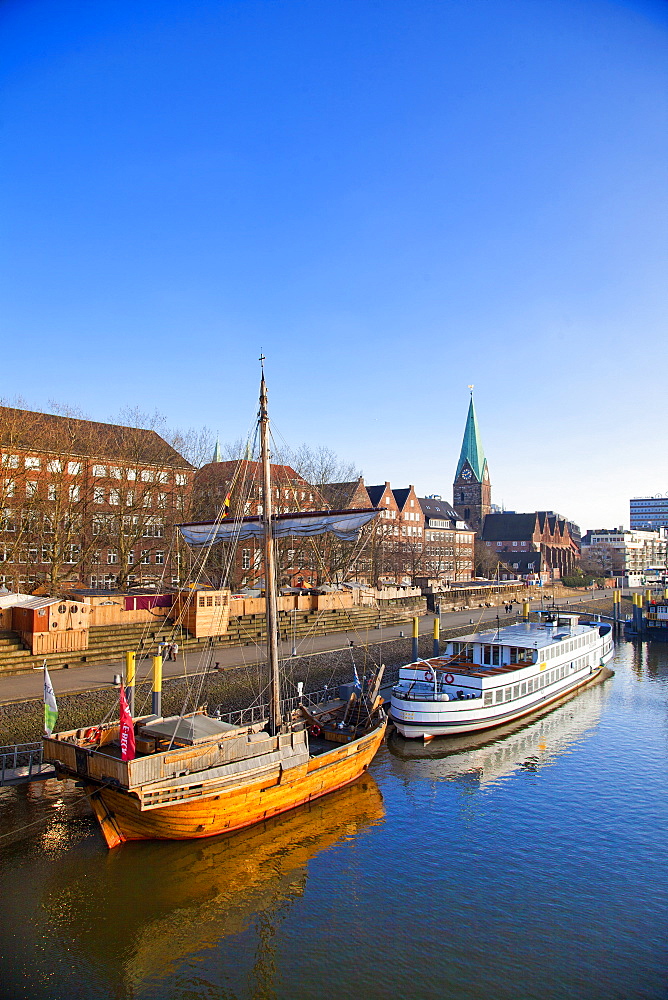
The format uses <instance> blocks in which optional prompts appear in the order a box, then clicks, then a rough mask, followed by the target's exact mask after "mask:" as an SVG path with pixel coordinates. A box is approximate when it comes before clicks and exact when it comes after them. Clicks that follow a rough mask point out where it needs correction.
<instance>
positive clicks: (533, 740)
mask: <svg viewBox="0 0 668 1000" xmlns="http://www.w3.org/2000/svg"><path fill="white" fill-rule="evenodd" d="M606 676H607V677H610V676H611V671H607V672H606ZM605 697H606V688H605V685H604V684H603V683H602V682H601V683H598V684H596V685H593V686H591V687H589V688H587V689H586V690H584V691H581V692H580V693H574V694H572V695H570V696H569V697H567V698H565V699H564V700H563V701H561V702H560V704H559V707H557V708H550V710H549V711H547V712H543V713H541V714H540V715H539V716H536V715H534V716H532V717H531V718H529V719H522V720H519V721H516V722H514V723H509V724H508V725H506V726H497V727H496V728H495V729H493V730H487V731H483V732H478V733H476V734H469V735H467V736H455V737H450V738H448V739H442V740H434V741H433V742H431V743H429V744H422V743H420V742H418V741H417V740H405V739H403V738H402V737H401V736H399V735H398V734H396V733H392V736H391V737H390V739H389V741H388V745H389V748H390V752H391V754H392V757H393V758H394V761H395V766H398V767H400V768H401V770H402V771H403V772H404V776H405V777H406V778H415V777H422V778H426V779H427V780H440V781H454V780H457V779H469V780H471V779H474V780H476V781H477V783H478V785H479V787H481V788H482V787H484V786H485V785H489V784H491V783H494V782H496V781H498V780H499V779H501V778H505V777H508V776H509V775H511V774H513V773H514V772H516V771H520V770H525V771H537V770H539V769H540V768H542V767H544V766H545V765H547V764H550V763H553V762H554V761H555V760H556V759H557V758H558V757H560V756H561V755H562V754H564V753H565V752H566V751H567V750H569V749H570V748H572V747H573V745H574V744H576V743H577V742H579V741H580V740H581V739H583V738H585V737H587V736H588V735H589V734H590V733H591V732H592V731H593V729H594V728H595V727H596V726H597V725H598V723H599V721H600V717H601V710H602V707H603V701H604V698H605ZM399 761H401V762H402V763H401V764H399ZM413 762H414V763H415V765H416V767H415V768H413V767H411V764H412V763H413ZM418 767H419V773H418Z"/></svg>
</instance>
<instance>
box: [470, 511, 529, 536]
mask: <svg viewBox="0 0 668 1000" xmlns="http://www.w3.org/2000/svg"><path fill="white" fill-rule="evenodd" d="M536 519H537V514H536V513H535V512H534V513H533V514H508V513H503V514H488V515H487V516H486V518H485V523H484V525H483V529H482V540H483V541H484V542H505V541H527V542H528V541H530V540H531V539H532V538H533V534H534V531H535V530H536Z"/></svg>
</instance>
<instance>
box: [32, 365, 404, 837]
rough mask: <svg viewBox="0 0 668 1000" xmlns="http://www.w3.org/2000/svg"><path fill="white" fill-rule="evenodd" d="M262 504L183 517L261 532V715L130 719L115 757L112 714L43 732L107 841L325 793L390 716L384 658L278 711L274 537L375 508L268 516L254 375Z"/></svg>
mask: <svg viewBox="0 0 668 1000" xmlns="http://www.w3.org/2000/svg"><path fill="white" fill-rule="evenodd" d="M259 427H260V442H261V459H262V471H263V492H264V497H265V508H264V512H263V515H262V517H261V518H258V517H249V518H240V519H233V518H226V519H220V520H219V521H216V522H213V523H206V524H189V525H182V526H181V533H182V534H183V536H184V538H185V539H186V541H188V542H189V543H190V544H192V545H198V546H204V545H206V546H210V545H213V544H216V543H217V542H220V541H229V540H231V539H235V540H237V541H241V540H243V539H244V538H248V537H262V538H263V541H264V568H265V583H266V588H265V589H266V613H267V658H268V663H269V670H270V690H271V694H270V701H269V708H268V717H267V719H266V720H264V721H263V722H261V723H258V724H256V725H253V726H233V725H230V724H228V723H224V722H221V721H220V720H219V719H216V718H213V717H210V716H208V715H206V714H205V713H204V712H203V711H198V712H194V713H190V714H189V715H184V716H174V717H172V718H156V717H155V716H146V717H142V718H137V719H133V720H132V726H133V729H134V734H133V735H134V739H135V746H136V750H137V753H136V756H135V757H134V759H132V760H123V759H122V758H123V753H122V748H121V739H120V725H119V723H109V724H106V725H101V726H94V727H91V728H89V729H85V730H82V729H79V730H72V731H70V732H61V733H57V734H54V735H53V736H52V737H48V738H45V739H44V760H45V761H46V760H48V761H52V762H53V763H54V765H55V767H56V770H57V772H58V773H59V774H60V775H62V776H65V777H71V776H76V777H77V778H78V779H79V780H80V781H81V783H82V785H83V787H84V789H85V791H86V794H87V795H88V797H89V799H90V803H91V806H92V808H93V810H94V812H95V815H96V817H97V820H98V822H99V824H100V827H101V829H102V833H103V834H104V838H105V840H106V842H107V845H108V846H109V847H110V848H111V847H115V846H117V845H118V844H121V843H123V842H124V841H127V840H154V839H165V840H174V839H189V838H198V837H210V836H215V835H216V834H220V833H225V832H228V831H232V830H238V829H240V828H243V827H246V826H250V825H251V824H253V823H258V822H260V821H262V820H265V819H268V818H270V817H272V816H275V815H278V814H279V813H282V812H285V811H286V810H288V809H292V808H294V807H295V806H298V805H302V804H304V803H307V802H310V801H312V800H314V799H317V798H319V797H320V796H322V795H327V794H328V793H329V792H333V791H334V790H336V789H338V788H342V787H343V786H345V785H347V784H349V783H350V782H352V781H354V780H355V779H356V778H358V777H359V776H360V775H361V774H362V773H363V772H364V771H365V770H366V769H367V768H368V766H369V764H370V763H371V761H372V760H373V757H374V755H375V753H376V751H377V750H378V747H379V746H380V744H381V742H382V739H383V735H384V733H385V727H386V724H387V720H386V716H385V712H384V710H383V709H382V700H383V699H382V698H381V697H380V695H379V689H380V683H381V676H382V667H381V668H380V670H379V671H378V672H377V674H376V676H375V677H374V678H373V679H372V681H371V683H370V684H369V685H368V686H367V688H366V689H363V688H362V687H357V688H356V689H353V690H352V691H351V693H350V696H349V698H348V699H346V700H340V701H330V702H328V703H327V704H323V705H320V706H317V707H316V708H315V709H310V710H309V711H307V710H306V709H305V708H304V707H303V706H300V708H299V709H297V710H296V711H293V712H290V713H286V712H284V711H283V708H282V703H281V684H280V666H279V655H278V639H277V621H278V613H277V585H276V572H275V560H274V541H275V539H276V538H277V537H288V536H291V535H300V534H301V535H304V536H311V535H316V534H322V533H324V532H325V531H333V532H334V533H335V534H336V535H337V536H338V537H339V538H346V539H353V538H355V537H357V535H358V534H359V531H360V530H361V527H362V526H363V525H364V524H365V523H367V522H368V521H369V520H371V518H372V517H374V516H375V515H376V514H377V511H375V510H363V511H361V510H355V511H337V512H331V511H312V512H308V513H300V514H295V515H294V516H287V517H286V516H285V515H282V516H280V517H279V518H274V516H273V514H272V505H271V496H272V490H271V476H270V463H269V433H268V430H269V417H268V413H267V390H266V384H265V379H264V372H263V373H262V379H261V386H260V413H259Z"/></svg>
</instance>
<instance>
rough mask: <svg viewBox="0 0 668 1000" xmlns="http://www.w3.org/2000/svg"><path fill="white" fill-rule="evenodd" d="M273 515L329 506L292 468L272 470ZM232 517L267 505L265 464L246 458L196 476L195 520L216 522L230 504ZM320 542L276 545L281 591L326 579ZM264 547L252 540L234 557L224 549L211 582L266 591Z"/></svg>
mask: <svg viewBox="0 0 668 1000" xmlns="http://www.w3.org/2000/svg"><path fill="white" fill-rule="evenodd" d="M271 480H272V498H271V499H272V510H273V512H274V514H287V513H290V512H292V511H306V510H326V509H328V508H329V506H330V505H329V504H328V503H327V501H326V500H325V498H324V497H323V496H322V494H321V493H320V491H319V490H318V489H317V488H316V487H315V486H312V485H311V484H310V483H307V482H306V480H305V479H304V478H303V477H302V476H300V475H299V473H298V472H295V470H294V469H293V468H291V467H290V466H289V465H273V464H272V466H271ZM227 498H229V506H228V507H227V508H226V509H227V510H228V511H229V514H230V515H232V516H236V517H243V516H245V515H249V514H262V513H263V511H264V507H265V503H264V496H263V487H262V466H261V463H260V462H252V461H250V460H247V459H240V460H237V461H227V462H219V461H214V462H209V463H208V464H207V465H204V466H202V468H201V469H198V470H197V472H196V473H195V478H194V487H193V511H194V515H193V517H194V520H200V521H207V520H214V519H215V518H216V517H219V516H220V514H221V512H223V509H224V505H225V503H226V499H227ZM321 547H322V543H320V548H319V547H318V543H317V541H316V540H315V539H308V538H307V539H293V540H287V541H281V542H280V543H279V544H277V546H276V555H277V566H278V574H279V580H280V583H281V585H282V586H286V585H289V586H299V587H309V586H311V585H315V584H316V583H319V582H322V580H323V579H324V578H325V577H326V576H327V573H326V571H325V566H324V562H323V556H322V551H321ZM261 564H262V550H261V545H260V543H259V542H256V541H252V540H248V541H246V542H244V543H243V545H242V546H239V547H237V548H236V550H235V551H234V552H232V551H230V550H228V547H227V546H225V545H219V546H216V548H215V549H214V550H212V552H211V554H210V557H209V560H208V563H207V568H208V571H209V574H210V577H211V582H212V583H214V584H215V585H219V584H220V583H224V584H225V585H230V586H231V587H232V589H240V588H257V587H263V586H264V578H263V576H262V570H261Z"/></svg>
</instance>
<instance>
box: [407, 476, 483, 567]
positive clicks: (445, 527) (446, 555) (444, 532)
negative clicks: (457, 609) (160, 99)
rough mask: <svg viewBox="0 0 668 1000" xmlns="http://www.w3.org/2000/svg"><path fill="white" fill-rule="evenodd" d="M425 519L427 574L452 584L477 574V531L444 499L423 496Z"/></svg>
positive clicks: (421, 505)
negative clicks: (475, 555)
mask: <svg viewBox="0 0 668 1000" xmlns="http://www.w3.org/2000/svg"><path fill="white" fill-rule="evenodd" d="M419 502H420V507H421V509H422V514H423V517H424V561H423V570H424V575H425V576H426V577H428V578H430V579H435V580H438V581H440V582H445V583H450V582H458V581H461V580H470V579H471V578H472V577H473V575H474V573H473V570H474V543H475V532H474V531H472V530H471V529H470V528H469V526H468V525H467V524H466V523H465V522H464V521H462V520H461V519H460V518H459V517H458V516H457V512H456V511H455V510H454V508H453V507H451V506H450V504H449V503H446V502H445V500H442V499H441V497H436V496H433V497H420V500H419Z"/></svg>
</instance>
